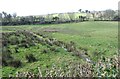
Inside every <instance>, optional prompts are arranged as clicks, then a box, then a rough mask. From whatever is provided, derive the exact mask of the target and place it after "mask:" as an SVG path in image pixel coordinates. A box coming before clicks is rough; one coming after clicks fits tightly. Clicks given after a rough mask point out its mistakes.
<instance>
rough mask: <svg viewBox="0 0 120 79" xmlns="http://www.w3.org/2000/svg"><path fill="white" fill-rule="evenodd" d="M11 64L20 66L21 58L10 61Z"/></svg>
mask: <svg viewBox="0 0 120 79" xmlns="http://www.w3.org/2000/svg"><path fill="white" fill-rule="evenodd" d="M9 65H10V66H13V67H16V68H18V67H20V66H21V65H22V62H21V61H20V60H13V61H10V62H9Z"/></svg>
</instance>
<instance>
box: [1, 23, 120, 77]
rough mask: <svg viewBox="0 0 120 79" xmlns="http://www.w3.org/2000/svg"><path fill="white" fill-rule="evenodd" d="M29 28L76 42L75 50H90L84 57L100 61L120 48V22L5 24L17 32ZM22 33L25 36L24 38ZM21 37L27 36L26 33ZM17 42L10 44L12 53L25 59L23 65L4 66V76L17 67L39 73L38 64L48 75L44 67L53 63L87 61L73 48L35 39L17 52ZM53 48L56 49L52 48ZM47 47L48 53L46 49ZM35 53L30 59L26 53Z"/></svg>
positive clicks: (35, 32) (45, 34)
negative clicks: (32, 43)
mask: <svg viewBox="0 0 120 79" xmlns="http://www.w3.org/2000/svg"><path fill="white" fill-rule="evenodd" d="M18 30H19V31H20V30H21V31H23V30H26V31H29V32H32V33H34V34H35V35H36V36H37V37H41V36H40V35H39V34H42V36H45V38H44V39H48V38H55V39H56V40H59V41H62V42H64V43H66V44H69V43H70V42H71V41H72V42H74V44H75V45H74V46H75V47H76V50H79V52H80V53H81V54H84V53H83V52H85V51H86V52H87V55H85V56H84V57H89V58H90V59H91V61H93V62H97V61H99V60H100V59H101V57H103V56H104V57H105V58H106V59H107V58H114V55H117V53H118V52H117V51H118V22H107V21H106V22H100V21H99V22H98V21H97V22H95V21H94V22H92V21H91V22H79V23H66V24H51V25H21V26H3V27H2V32H3V33H9V32H16V31H18ZM22 37H23V38H22ZM8 39H10V40H15V39H16V37H15V36H13V37H12V36H11V37H8ZM18 39H25V37H24V36H22V35H21V36H20V37H18ZM16 47H17V45H10V44H9V45H8V48H9V50H10V51H11V56H12V57H14V59H15V60H21V61H22V63H23V64H22V67H18V68H15V67H11V66H3V70H2V71H3V72H2V73H3V76H8V75H13V76H15V73H16V72H17V71H20V72H26V71H28V72H33V73H36V74H37V73H38V67H40V68H41V71H42V72H43V73H42V74H43V76H45V71H44V70H45V69H46V68H47V67H48V69H49V68H51V67H52V66H53V64H55V65H56V66H57V67H61V68H63V69H64V68H65V65H66V64H69V63H71V62H72V63H80V64H82V65H84V64H86V63H88V62H86V61H85V60H84V59H83V58H84V57H83V58H82V57H78V56H76V55H74V54H73V52H72V53H71V52H69V51H66V50H65V49H64V48H62V47H60V46H56V45H52V46H50V45H48V44H45V45H42V44H41V43H35V45H34V46H29V47H28V48H24V47H19V48H18V53H15V48H16ZM51 48H54V49H56V50H55V51H51V50H50V49H51ZM45 49H47V53H43V51H44V50H45ZM30 53H32V54H33V55H34V56H35V58H36V59H37V61H35V62H32V63H28V62H27V60H26V58H25V55H26V54H30Z"/></svg>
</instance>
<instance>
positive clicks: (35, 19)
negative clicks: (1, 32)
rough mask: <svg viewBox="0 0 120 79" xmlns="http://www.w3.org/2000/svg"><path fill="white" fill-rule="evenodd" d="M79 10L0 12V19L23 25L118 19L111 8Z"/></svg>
mask: <svg viewBox="0 0 120 79" xmlns="http://www.w3.org/2000/svg"><path fill="white" fill-rule="evenodd" d="M78 11H79V12H72V13H56V14H48V15H40V16H17V14H16V13H13V14H8V13H6V12H2V13H0V21H1V22H2V25H3V26H4V25H25V24H52V23H68V22H82V21H89V20H93V21H105V20H107V21H113V20H114V21H118V20H119V18H120V17H119V16H118V11H117V10H116V11H114V10H111V9H108V10H105V11H89V10H85V11H82V9H79V10H78Z"/></svg>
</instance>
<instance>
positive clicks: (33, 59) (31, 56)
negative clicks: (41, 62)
mask: <svg viewBox="0 0 120 79" xmlns="http://www.w3.org/2000/svg"><path fill="white" fill-rule="evenodd" d="M25 58H26V59H27V60H28V62H35V61H36V58H35V57H34V56H33V54H28V55H26V56H25Z"/></svg>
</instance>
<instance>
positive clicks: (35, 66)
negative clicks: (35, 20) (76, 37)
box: [3, 31, 118, 77]
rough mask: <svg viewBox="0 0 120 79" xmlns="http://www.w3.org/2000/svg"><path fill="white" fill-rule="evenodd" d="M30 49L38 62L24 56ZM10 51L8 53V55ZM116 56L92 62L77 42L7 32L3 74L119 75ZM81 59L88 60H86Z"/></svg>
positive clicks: (22, 75)
mask: <svg viewBox="0 0 120 79" xmlns="http://www.w3.org/2000/svg"><path fill="white" fill-rule="evenodd" d="M28 52H29V54H30V53H32V54H33V55H34V56H35V58H36V59H37V61H34V62H27V60H26V59H25V57H24V56H25V55H26V54H28ZM6 54H8V55H7V56H6ZM40 55H41V56H40ZM7 57H8V58H7ZM115 57H116V56H115ZM113 58H114V57H113ZM113 58H111V59H107V58H104V57H103V58H102V59H101V60H100V61H99V62H92V61H91V60H90V58H89V56H88V54H87V51H86V50H83V49H81V50H80V49H78V48H77V47H76V46H75V43H74V42H73V41H70V42H69V43H65V42H64V41H60V40H57V39H55V38H49V37H48V36H44V35H42V34H40V33H33V32H29V31H17V32H11V33H3V59H4V60H5V61H4V63H3V76H8V75H12V76H13V75H14V76H15V73H16V72H18V73H17V74H16V75H17V76H19V77H25V76H38V75H37V73H39V75H40V76H45V77H49V76H50V77H53V76H54V77H62V76H67V77H75V76H80V77H84V76H87V77H90V76H106V75H110V76H117V75H118V71H117V69H118V65H117V61H118V60H117V59H113ZM8 59H9V61H8ZM81 59H83V60H84V63H82V60H81ZM10 60H21V64H22V65H21V66H20V67H19V66H16V65H14V63H13V64H12V65H11V63H9V62H11V61H10ZM101 62H102V63H101ZM18 65H19V64H18ZM51 65H52V68H51ZM12 66H13V67H12ZM101 66H102V67H103V68H101ZM108 66H109V68H108ZM14 67H15V68H17V69H15V68H14ZM8 68H9V69H8ZM96 69H98V71H97V70H96ZM113 69H114V71H112V70H113ZM26 71H28V72H30V73H27V72H26ZM114 72H115V73H114ZM35 73H36V74H35ZM99 73H100V74H99Z"/></svg>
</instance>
